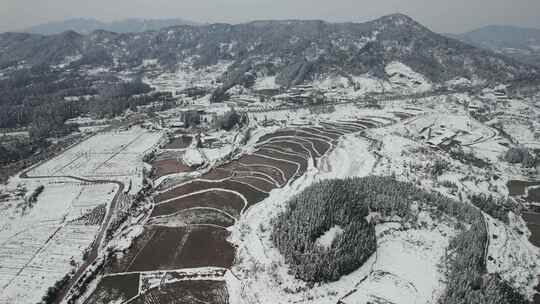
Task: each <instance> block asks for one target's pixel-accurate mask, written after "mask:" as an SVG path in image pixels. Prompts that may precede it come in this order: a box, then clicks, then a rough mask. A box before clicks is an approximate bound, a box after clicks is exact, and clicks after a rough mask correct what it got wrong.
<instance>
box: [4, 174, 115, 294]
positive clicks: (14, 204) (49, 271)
mask: <svg viewBox="0 0 540 304" xmlns="http://www.w3.org/2000/svg"><path fill="white" fill-rule="evenodd" d="M25 182H26V185H27V186H28V187H30V186H32V185H33V186H36V185H38V184H39V185H43V186H44V190H43V193H41V195H40V196H39V197H38V199H37V201H36V202H35V203H34V205H33V207H31V208H27V209H26V210H27V211H26V212H25V213H21V212H20V211H19V209H20V207H19V206H20V204H23V203H24V200H23V199H19V200H15V201H11V202H8V205H10V206H11V207H8V208H6V209H3V210H2V211H0V216H1V217H2V218H3V219H5V220H4V221H3V223H2V225H1V228H0V244H1V246H0V303H17V302H19V301H20V300H22V299H24V300H25V301H26V300H28V299H29V300H30V302H34V303H35V302H39V300H40V299H41V297H42V296H43V295H44V294H45V292H46V290H47V288H48V287H50V286H52V285H53V284H54V283H55V282H56V281H58V280H59V279H61V278H62V277H63V276H64V275H65V274H66V273H68V272H69V271H70V270H71V269H72V267H73V266H71V265H70V264H71V263H75V264H79V263H81V262H82V256H83V251H84V250H86V249H87V248H88V247H89V246H90V244H91V243H92V242H93V240H94V238H95V236H96V235H97V232H98V230H99V227H100V226H99V225H100V224H101V221H102V219H103V217H102V216H101V215H100V214H99V213H97V214H93V212H94V211H95V210H97V209H99V207H100V206H101V207H103V206H106V205H107V204H109V203H110V201H111V200H112V198H113V197H114V195H115V193H116V191H117V188H118V187H117V186H116V185H113V184H88V183H83V182H77V181H73V180H68V179H52V180H49V179H44V180H25ZM72 261H73V262H72Z"/></svg>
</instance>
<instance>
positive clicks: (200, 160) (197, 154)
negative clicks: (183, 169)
mask: <svg viewBox="0 0 540 304" xmlns="http://www.w3.org/2000/svg"><path fill="white" fill-rule="evenodd" d="M182 160H183V161H184V163H185V164H186V165H188V166H190V167H197V166H200V165H202V164H204V162H205V159H204V156H203V155H202V153H201V151H199V149H197V148H195V147H189V148H188V149H186V152H185V153H184V156H183V157H182Z"/></svg>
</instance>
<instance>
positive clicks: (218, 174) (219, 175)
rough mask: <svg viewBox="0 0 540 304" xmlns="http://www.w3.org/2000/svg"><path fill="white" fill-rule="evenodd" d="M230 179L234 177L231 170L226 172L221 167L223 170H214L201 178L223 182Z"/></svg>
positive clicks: (222, 168)
mask: <svg viewBox="0 0 540 304" xmlns="http://www.w3.org/2000/svg"><path fill="white" fill-rule="evenodd" d="M229 177H232V172H231V171H229V170H226V169H225V168H224V167H221V168H215V169H212V170H210V171H209V172H207V173H205V174H203V175H202V176H201V179H208V180H222V179H226V178H229Z"/></svg>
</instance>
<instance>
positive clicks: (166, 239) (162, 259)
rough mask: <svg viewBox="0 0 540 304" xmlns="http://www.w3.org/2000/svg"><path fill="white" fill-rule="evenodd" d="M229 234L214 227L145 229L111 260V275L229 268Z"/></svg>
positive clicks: (152, 227)
mask: <svg viewBox="0 0 540 304" xmlns="http://www.w3.org/2000/svg"><path fill="white" fill-rule="evenodd" d="M228 235H229V232H228V231H227V230H224V229H221V228H214V227H202V226H192V227H163V226H149V227H145V230H144V232H143V234H142V235H141V236H139V237H138V238H137V239H136V240H135V241H134V243H133V244H132V246H131V247H130V249H129V250H128V251H127V252H126V253H125V255H124V256H123V257H122V258H120V259H118V260H115V261H112V264H111V265H110V266H109V268H110V272H113V273H118V272H136V271H155V270H169V269H180V268H195V267H205V266H214V267H224V268H228V267H230V266H231V265H232V262H233V260H234V247H233V246H232V245H231V244H230V243H228V242H227V237H228Z"/></svg>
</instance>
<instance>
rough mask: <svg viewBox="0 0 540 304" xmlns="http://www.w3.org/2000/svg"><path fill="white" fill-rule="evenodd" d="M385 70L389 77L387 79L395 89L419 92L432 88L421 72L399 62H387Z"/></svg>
mask: <svg viewBox="0 0 540 304" xmlns="http://www.w3.org/2000/svg"><path fill="white" fill-rule="evenodd" d="M385 72H386V74H387V75H388V76H389V77H390V79H389V81H390V83H391V84H392V87H393V88H394V89H395V90H399V91H401V92H409V93H420V92H426V91H429V90H431V89H432V85H431V83H430V82H429V81H428V80H427V79H426V78H425V77H424V76H423V75H422V74H419V73H417V72H415V71H413V70H412V69H411V68H410V67H408V66H406V65H405V64H403V63H401V62H397V61H393V62H391V63H389V64H388V65H387V66H386V67H385Z"/></svg>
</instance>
